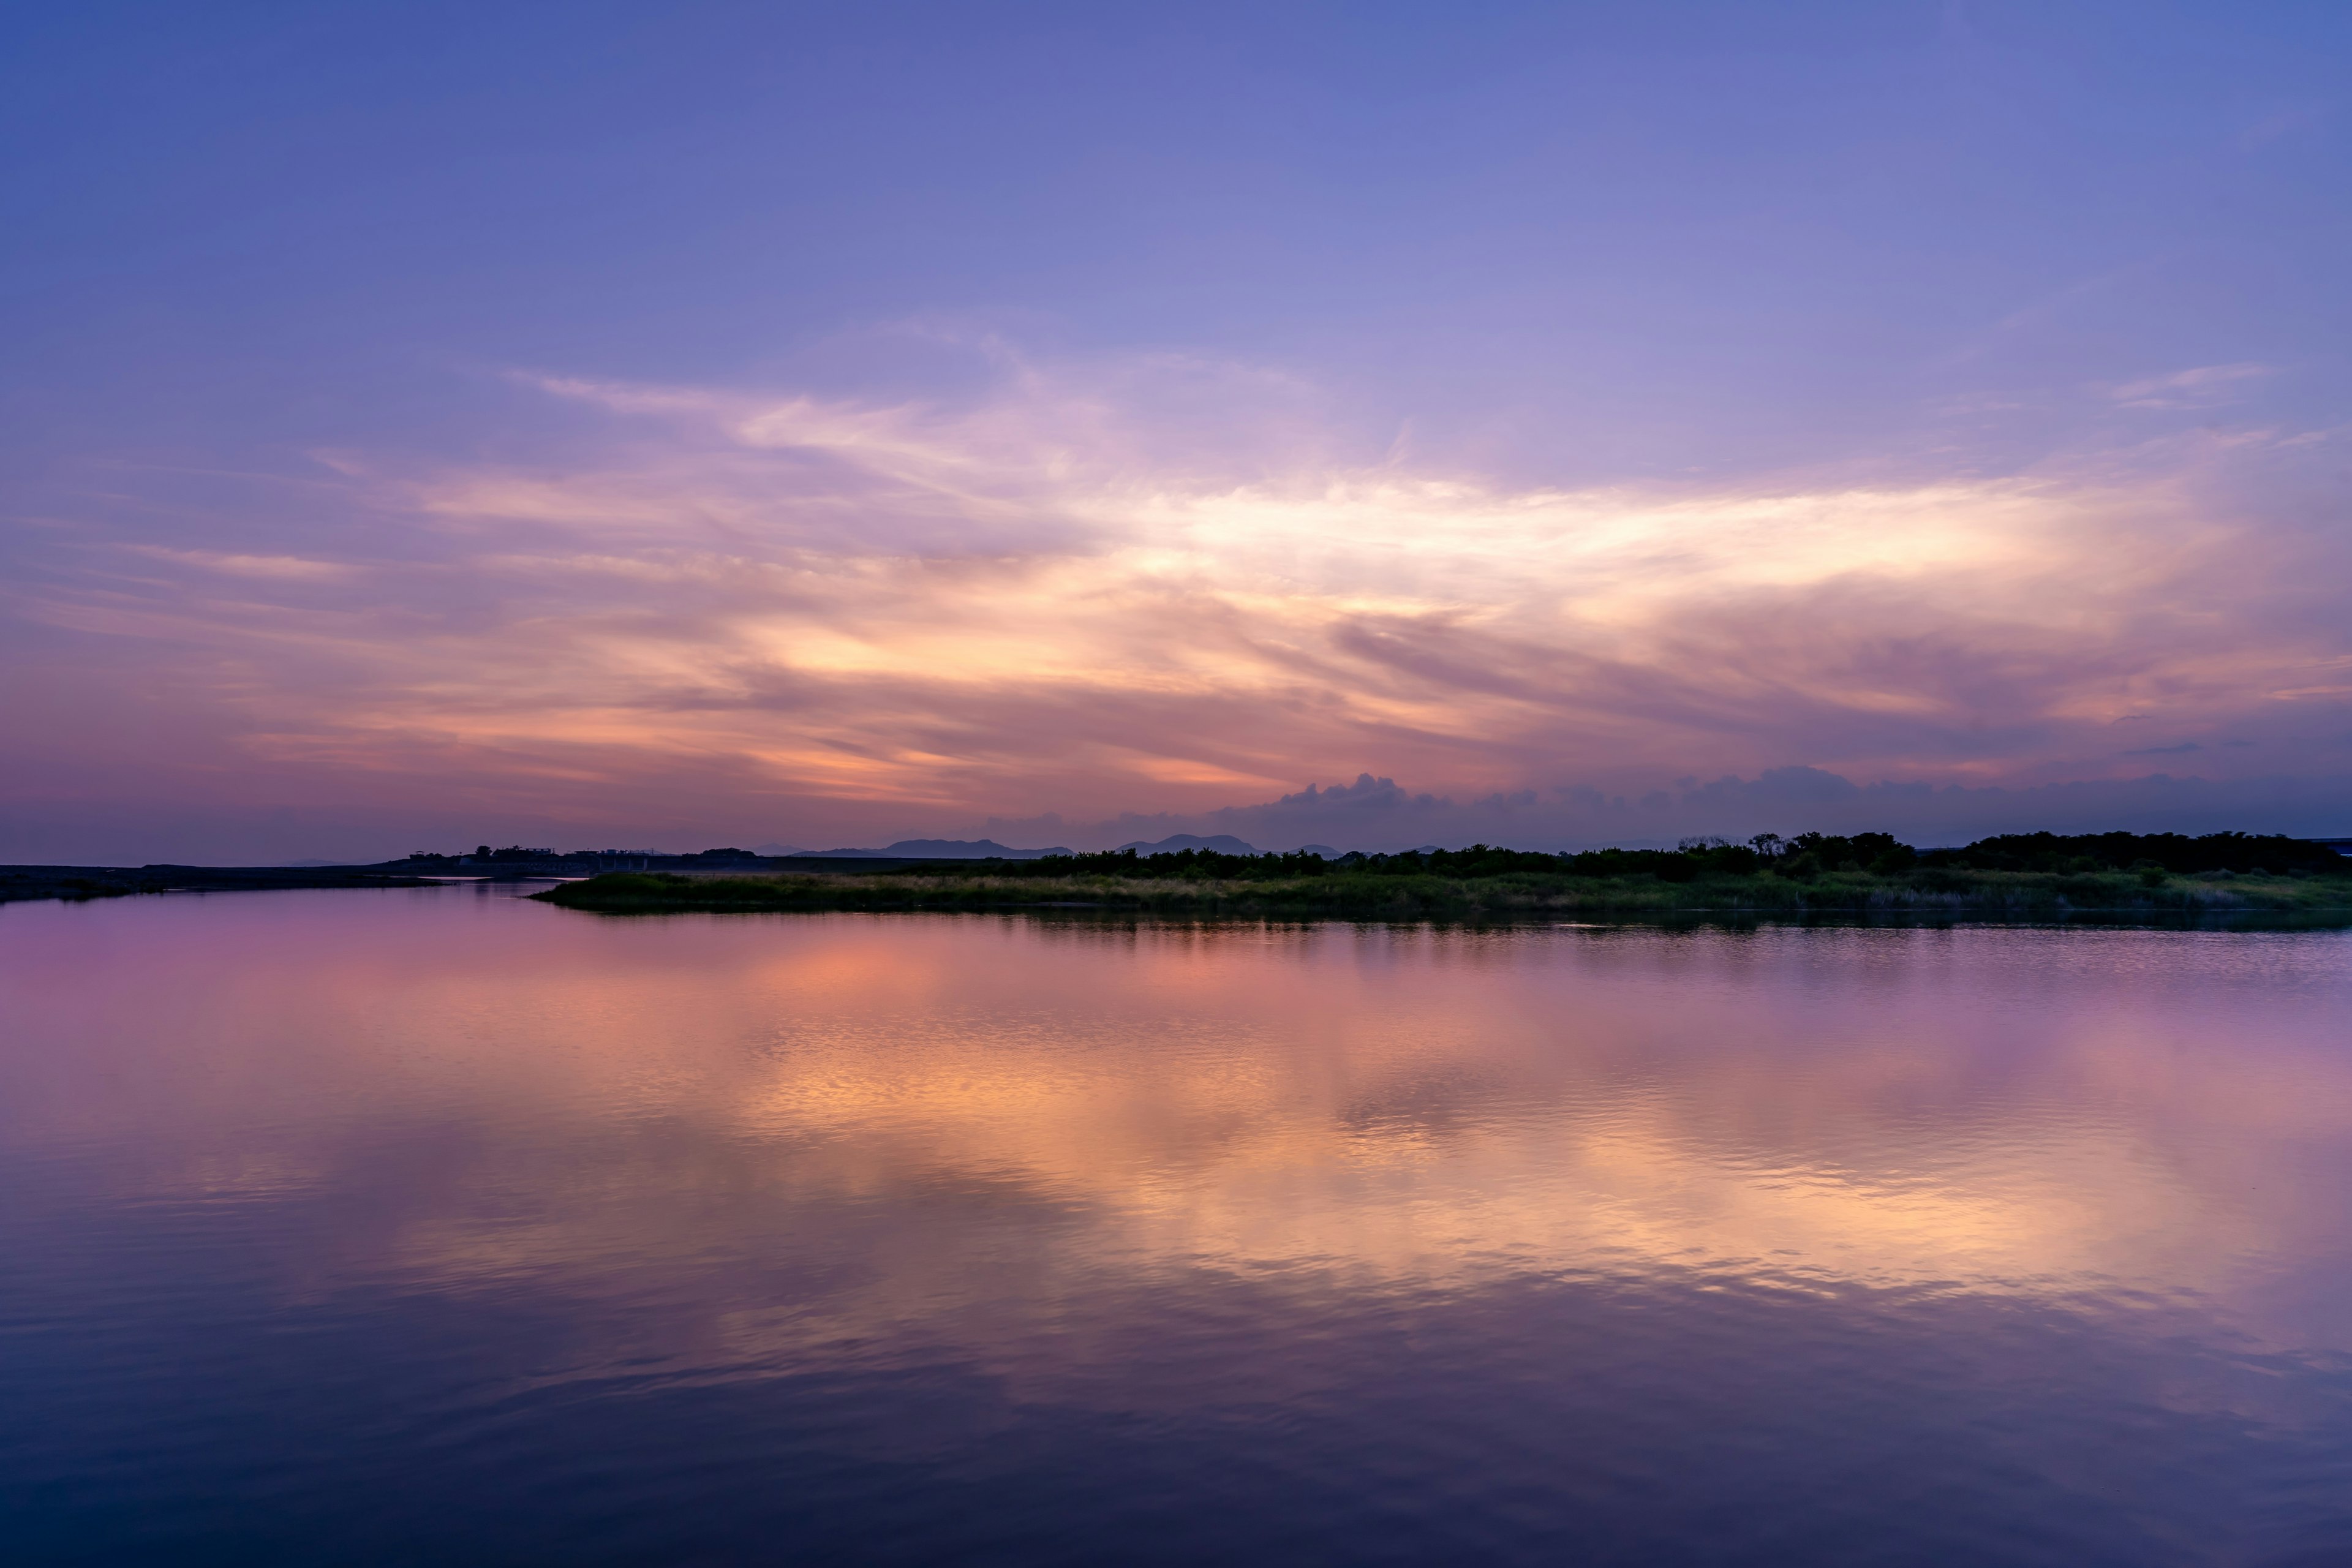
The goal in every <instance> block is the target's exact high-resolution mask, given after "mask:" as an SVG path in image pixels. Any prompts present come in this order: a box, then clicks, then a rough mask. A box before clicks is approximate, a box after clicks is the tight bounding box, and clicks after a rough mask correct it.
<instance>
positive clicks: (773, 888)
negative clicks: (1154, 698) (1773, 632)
mask: <svg viewBox="0 0 2352 1568" xmlns="http://www.w3.org/2000/svg"><path fill="white" fill-rule="evenodd" d="M532 896H533V897H535V898H538V899H541V900H545V901H547V902H549V903H552V904H560V905H562V906H564V907H565V908H568V909H579V910H597V911H601V912H604V913H611V914H641V913H659V912H663V911H668V910H743V911H753V910H1050V909H1065V910H1068V909H1078V910H1100V911H1104V912H1127V913H1132V914H1140V915H1155V916H1169V917H1176V918H1189V919H1235V918H1242V919H1295V920H1307V919H1339V920H1362V921H1425V920H1442V921H1543V920H1602V919H1607V920H1663V919H1676V918H1730V919H1740V918H1747V919H1806V918H1852V919H1981V920H2045V921H2070V920H2096V919H2114V920H2130V921H2164V922H2173V921H2210V920H2214V919H2217V918H2224V919H2226V918H2231V917H2236V918H2249V917H2251V918H2254V919H2257V920H2267V921H2285V922H2290V923H2297V924H2301V923H2343V924H2352V879H2347V878H2338V877H2321V876H2313V875H2301V876H2298V875H2293V874H2279V875H2265V874H2261V873H2250V874H2246V875H2230V876H2228V877H2227V878H2226V879H2223V878H2222V877H2221V876H2219V875H2217V874H2214V873H2205V874H2202V875H2176V874H2171V873H2156V874H2150V873H2148V872H2145V871H2140V872H2124V871H2113V870H2109V871H2073V872H2047V871H2003V870H1975V869H1951V868H1918V869H1914V870H1911V871H1905V872H1885V873H1881V872H1873V871H1867V870H1848V871H1828V872H1822V873H1818V874H1816V875H1813V876H1811V877H1805V878H1791V877H1782V876H1779V875H1775V874H1773V873H1771V872H1769V871H1758V872H1748V873H1745V874H1730V875H1717V876H1703V877H1694V878H1691V879H1687V880H1674V881H1669V880H1666V879H1662V878H1660V877H1658V876H1656V875H1654V874H1651V873H1635V874H1632V875H1627V876H1620V877H1589V876H1579V875H1573V874H1570V873H1567V872H1561V871H1537V870H1517V871H1505V872H1500V873H1497V874H1495V875H1489V876H1447V875H1443V874H1438V873H1434V872H1428V871H1424V872H1421V873H1417V874H1415V873H1405V874H1397V873H1391V872H1381V871H1370V870H1350V869H1347V868H1335V869H1332V870H1328V871H1325V872H1323V873H1320V874H1310V875H1299V876H1290V877H1248V878H1242V877H1217V876H1213V875H1206V874H1202V875H1193V876H1176V877H1147V876H1120V875H1117V874H1113V873H1107V872H1099V871H1085V870H1072V871H1071V872H1070V873H1069V874H1067V875H1064V876H1059V877H1040V876H1037V875H1034V874H1014V875H1007V874H1004V873H1003V871H1002V870H1001V869H1000V870H978V869H973V870H965V869H961V868H958V869H951V870H940V871H933V872H925V873H918V874H901V875H888V876H871V877H856V876H760V877H680V876H669V875H661V874H650V875H649V874H642V873H618V874H614V875H608V876H603V877H596V878H593V879H588V880H586V881H581V882H571V883H566V884H564V885H562V886H561V887H557V888H551V889H547V890H546V891H544V892H541V893H537V894H534V895H532Z"/></svg>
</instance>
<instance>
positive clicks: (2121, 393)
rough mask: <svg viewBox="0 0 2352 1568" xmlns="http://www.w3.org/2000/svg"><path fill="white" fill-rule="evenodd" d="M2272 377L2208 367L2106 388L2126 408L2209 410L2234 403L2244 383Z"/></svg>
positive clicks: (2246, 369)
mask: <svg viewBox="0 0 2352 1568" xmlns="http://www.w3.org/2000/svg"><path fill="white" fill-rule="evenodd" d="M2271 374H2275V373H2274V372H2273V370H2272V369H2271V367H2270V366H2268V365H2262V364H2208V365H2199V366H2198V367H2196V368H2195V369H2193V370H2177V371H2174V372H2173V373H2171V374H2169V375H2157V376H2149V377H2147V379H2146V380H2142V381H2130V382H2126V383H2124V384H2122V385H2120V386H2115V387H2110V388H2108V395H2109V396H2110V397H2112V398H2113V399H2114V400H2115V401H2116V402H2117V403H2119V404H2121V405H2123V406H2125V407H2126V408H2212V407H2216V406H2218V405H2221V404H2224V403H2231V402H2234V401H2235V400H2236V399H2237V397H2238V395H2239V393H2238V389H2239V388H2241V387H2242V386H2243V385H2244V384H2246V383H2247V382H2250V381H2259V380H2261V379H2262V378H2263V377H2264V376H2267V375H2271Z"/></svg>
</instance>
